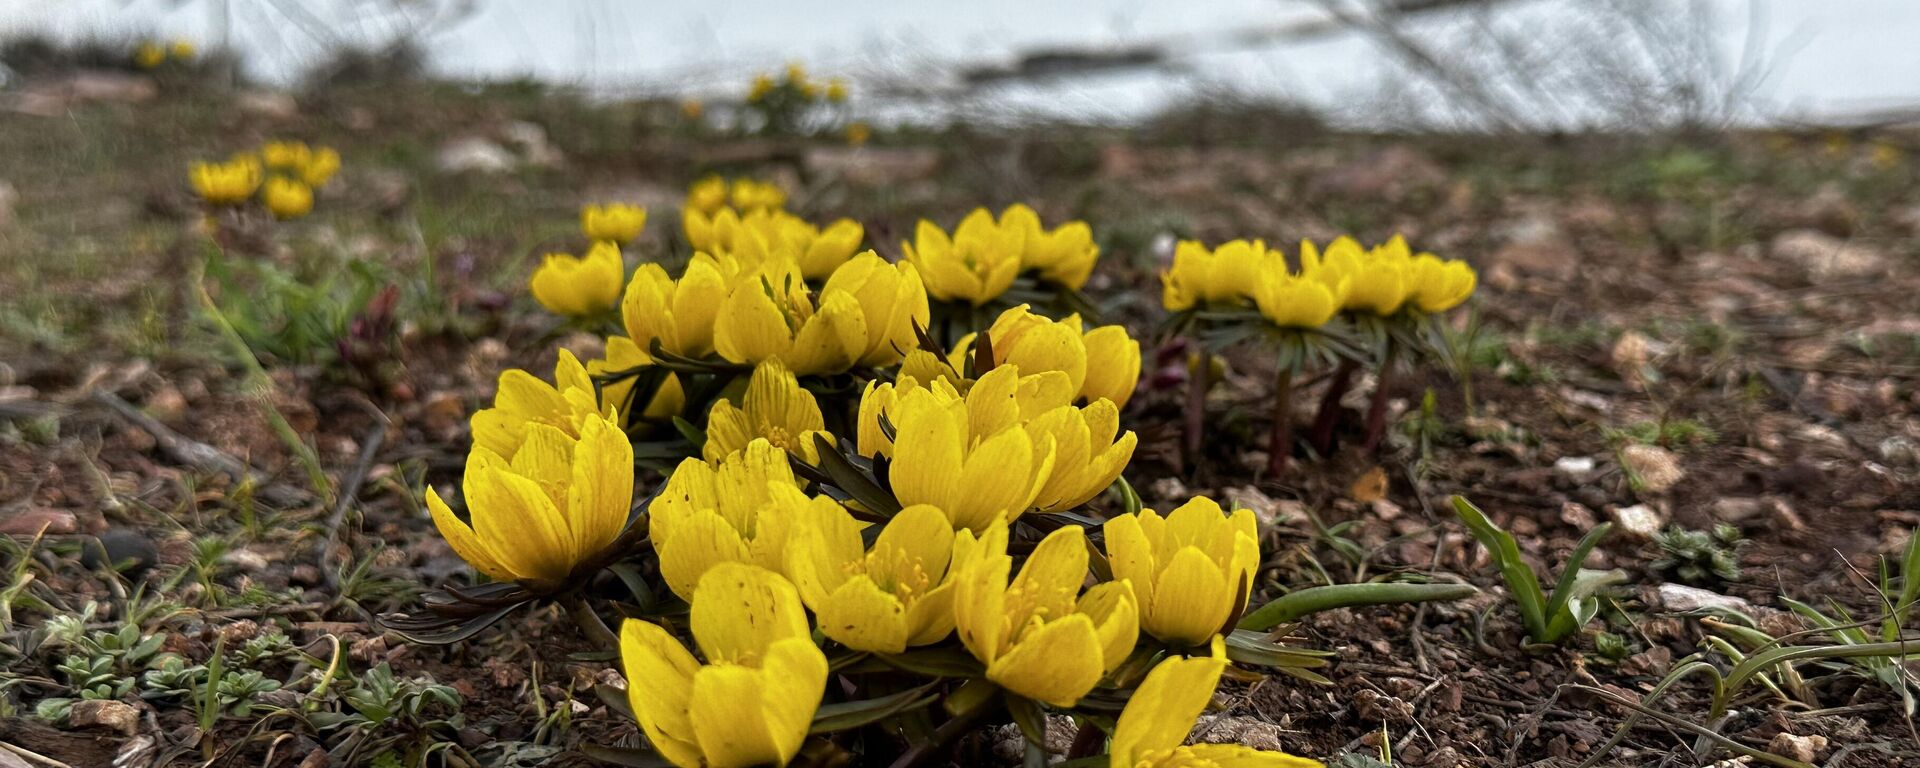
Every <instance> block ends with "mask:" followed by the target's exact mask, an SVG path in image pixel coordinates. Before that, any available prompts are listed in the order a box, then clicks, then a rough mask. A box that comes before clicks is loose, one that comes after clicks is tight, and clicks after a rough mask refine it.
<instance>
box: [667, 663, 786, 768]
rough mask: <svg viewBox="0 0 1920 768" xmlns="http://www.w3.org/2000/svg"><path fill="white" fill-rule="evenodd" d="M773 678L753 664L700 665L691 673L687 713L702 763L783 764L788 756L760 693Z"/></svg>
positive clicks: (717, 765)
mask: <svg viewBox="0 0 1920 768" xmlns="http://www.w3.org/2000/svg"><path fill="white" fill-rule="evenodd" d="M774 682H776V681H774V680H773V679H772V676H771V675H768V674H766V673H765V672H762V671H761V670H759V669H755V668H753V667H743V666H735V665H733V664H718V665H709V666H705V667H702V668H700V671H699V672H698V673H697V674H695V675H694V677H693V697H692V700H691V701H690V702H689V705H688V707H687V716H688V718H689V719H691V720H692V721H693V732H694V735H695V737H696V739H697V740H698V742H699V744H700V753H701V755H702V756H704V758H705V761H706V762H705V764H706V765H710V766H715V768H719V767H721V766H738V767H739V768H746V767H747V766H757V765H786V764H787V760H788V759H789V758H790V757H791V755H789V754H785V753H784V752H785V751H784V750H783V749H782V746H783V745H782V744H781V736H780V735H779V734H775V733H774V730H773V723H771V722H769V720H768V718H767V709H766V702H763V701H762V698H761V697H763V696H766V695H768V693H769V692H768V691H765V690H763V688H764V687H765V686H767V685H768V684H770V683H774ZM805 735H806V734H805V733H804V732H803V733H802V734H801V737H802V738H804V737H805ZM796 749H797V745H796Z"/></svg>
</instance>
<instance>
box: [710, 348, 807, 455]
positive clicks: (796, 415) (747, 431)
mask: <svg viewBox="0 0 1920 768" xmlns="http://www.w3.org/2000/svg"><path fill="white" fill-rule="evenodd" d="M739 399H740V404H739V405H734V401H733V399H731V398H724V397H723V398H720V399H718V400H715V401H714V402H713V409H712V410H711V411H710V412H708V414H707V444H706V446H705V448H704V449H703V451H702V452H703V453H704V454H705V456H706V458H707V461H709V462H718V461H720V460H721V459H724V458H726V457H727V456H728V455H730V454H732V453H733V452H735V451H741V450H745V449H746V447H747V444H748V443H751V442H753V441H754V440H766V441H767V442H770V443H773V445H774V447H776V448H780V449H782V450H784V451H786V452H788V453H791V454H793V455H795V456H799V457H800V458H801V459H803V460H805V461H806V462H807V463H809V464H813V463H817V461H818V459H817V454H816V453H815V450H814V445H813V438H814V436H815V435H821V436H824V437H826V438H827V440H828V441H829V442H831V441H832V440H833V435H831V434H828V433H827V423H826V420H825V419H824V418H822V417H821V415H820V405H819V403H818V402H816V401H815V400H814V398H813V393H811V392H808V391H807V390H806V389H804V388H802V387H801V386H800V381H799V380H798V379H796V378H794V375H793V372H792V371H789V370H787V369H786V367H785V366H782V365H781V364H780V361H778V360H768V361H766V362H763V363H761V364H759V365H757V366H755V367H754V369H753V375H752V376H751V377H749V378H748V379H747V390H746V393H745V394H744V395H742V396H741V397H740V398H739Z"/></svg>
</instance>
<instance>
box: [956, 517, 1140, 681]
mask: <svg viewBox="0 0 1920 768" xmlns="http://www.w3.org/2000/svg"><path fill="white" fill-rule="evenodd" d="M953 559H954V564H953V570H954V575H953V577H952V578H953V582H954V596H953V618H954V626H955V627H956V628H957V629H958V630H959V632H960V641H961V643H963V644H965V645H966V647H967V650H968V651H971V652H972V653H973V655H974V658H977V659H979V660H980V661H981V662H982V663H984V664H986V665H987V679H989V680H992V681H993V682H994V683H997V684H998V685H1000V687H1002V688H1005V689H1007V690H1009V691H1012V692H1013V693H1016V694H1019V695H1021V696H1024V697H1026V698H1029V699H1034V700H1036V701H1041V702H1045V703H1047V704H1050V705H1053V706H1056V707H1071V706H1073V705H1075V704H1077V703H1079V701H1080V697H1082V696H1085V695H1087V692H1088V691H1091V690H1093V687H1094V686H1095V685H1097V684H1099V682H1100V678H1102V677H1105V676H1106V674H1107V673H1108V672H1110V671H1112V670H1113V669H1114V668H1115V667H1117V666H1119V665H1120V663H1121V662H1122V661H1125V660H1126V658H1127V656H1128V655H1129V654H1131V653H1133V646H1134V642H1135V641H1136V640H1137V639H1138V638H1139V614H1138V611H1137V609H1136V607H1135V605H1134V599H1133V589H1132V588H1131V587H1130V586H1129V585H1128V584H1127V582H1125V581H1110V582H1106V583H1104V584H1099V585H1096V586H1094V587H1093V588H1092V589H1089V590H1087V592H1086V594H1084V595H1082V594H1080V584H1081V582H1083V581H1085V580H1086V578H1087V542H1086V533H1085V531H1084V529H1082V528H1081V527H1080V526H1077V525H1069V526H1065V527H1063V528H1060V529H1058V530H1055V531H1054V532H1053V533H1050V534H1047V537H1046V538H1045V539H1042V540H1041V541H1040V544H1039V545H1038V546H1036V547H1034V550H1033V554H1031V555H1029V556H1027V561H1026V563H1025V564H1023V565H1021V567H1020V573H1019V575H1018V576H1014V577H1013V578H1012V579H1011V581H1009V578H1008V577H1009V576H1010V575H1011V574H1012V571H1013V558H1012V557H1010V556H1008V554H1007V523H1006V521H1005V520H996V521H994V523H993V524H992V525H991V526H988V527H987V529H986V532H985V534H984V535H982V536H981V537H980V538H979V539H977V540H976V539H975V538H974V535H973V533H972V532H971V531H962V532H960V533H959V534H958V538H957V539H956V541H955V545H954V558H953Z"/></svg>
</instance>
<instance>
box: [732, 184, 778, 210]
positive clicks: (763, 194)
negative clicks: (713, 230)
mask: <svg viewBox="0 0 1920 768" xmlns="http://www.w3.org/2000/svg"><path fill="white" fill-rule="evenodd" d="M727 199H728V202H729V204H731V205H732V206H733V207H734V208H735V209H736V210H739V211H740V212H741V213H750V212H752V211H755V210H759V209H761V208H782V207H785V206H786V204H787V191H786V190H784V189H781V188H780V185H778V184H775V183H773V182H771V181H754V180H753V179H734V180H733V186H732V187H731V188H730V189H728V191H727Z"/></svg>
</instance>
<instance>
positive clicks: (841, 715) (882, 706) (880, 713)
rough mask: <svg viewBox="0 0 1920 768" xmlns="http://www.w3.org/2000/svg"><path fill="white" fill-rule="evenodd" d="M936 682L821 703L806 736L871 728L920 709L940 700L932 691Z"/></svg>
mask: <svg viewBox="0 0 1920 768" xmlns="http://www.w3.org/2000/svg"><path fill="white" fill-rule="evenodd" d="M937 684H938V683H937V681H936V682H933V683H927V684H926V685H922V686H919V687H917V688H911V689H908V690H905V691H901V692H899V693H895V694H891V695H887V696H881V697H878V698H873V699H862V700H860V701H843V702H836V703H833V704H822V705H820V708H819V709H817V710H815V711H814V713H813V725H812V727H811V728H809V729H808V731H807V732H808V733H810V734H814V735H818V734H823V733H833V732H836V731H848V730H852V729H855V728H859V727H861V726H866V725H872V724H874V723H877V722H880V721H881V720H885V719H887V718H889V717H893V716H894V715H897V714H900V713H902V712H907V711H910V710H915V709H920V708H922V707H925V706H927V705H929V704H932V703H934V702H935V701H939V700H940V695H939V694H937V693H934V692H933V688H934V686H935V685H937Z"/></svg>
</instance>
